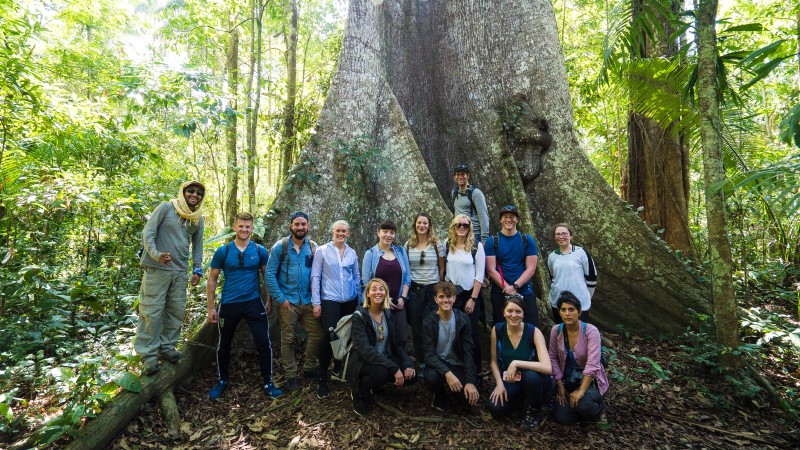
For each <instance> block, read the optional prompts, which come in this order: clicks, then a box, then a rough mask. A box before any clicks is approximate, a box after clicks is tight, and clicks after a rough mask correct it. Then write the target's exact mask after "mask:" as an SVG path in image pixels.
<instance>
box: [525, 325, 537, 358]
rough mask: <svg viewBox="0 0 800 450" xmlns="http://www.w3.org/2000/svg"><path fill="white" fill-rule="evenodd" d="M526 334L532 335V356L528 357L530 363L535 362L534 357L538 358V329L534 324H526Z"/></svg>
mask: <svg viewBox="0 0 800 450" xmlns="http://www.w3.org/2000/svg"><path fill="white" fill-rule="evenodd" d="M525 332H526V333H529V334H530V335H531V356H529V357H528V361H533V357H534V356H538V355H536V327H534V326H533V324H532V323H527V322H526V323H525Z"/></svg>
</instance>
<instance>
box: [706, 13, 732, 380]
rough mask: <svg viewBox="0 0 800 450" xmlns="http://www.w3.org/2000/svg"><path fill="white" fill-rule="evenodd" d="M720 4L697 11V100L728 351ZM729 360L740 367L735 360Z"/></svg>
mask: <svg viewBox="0 0 800 450" xmlns="http://www.w3.org/2000/svg"><path fill="white" fill-rule="evenodd" d="M716 18H717V0H700V2H699V9H698V11H697V98H698V103H699V108H700V109H699V110H700V136H701V139H702V142H703V180H704V183H705V197H706V216H707V221H708V239H709V246H710V254H711V275H712V279H711V299H712V304H713V307H714V321H715V324H716V333H717V341H718V342H719V343H720V344H722V345H724V346H726V347H729V348H736V347H738V346H739V322H738V320H737V318H736V297H735V295H734V292H733V257H732V255H731V246H730V241H729V240H728V226H727V217H726V211H725V198H724V193H723V191H722V190H719V191H717V192H714V189H713V187H714V186H717V185H719V184H720V183H722V182H724V181H725V179H726V175H725V167H724V166H723V163H722V139H721V134H720V129H721V123H720V115H719V87H718V85H717V73H718V72H717V63H718V55H717V32H716V29H715V26H716ZM726 362H727V363H728V364H731V365H736V364H737V363H738V362H737V360H736V359H734V358H733V357H729V358H727V360H726Z"/></svg>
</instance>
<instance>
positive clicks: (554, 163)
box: [267, 0, 707, 333]
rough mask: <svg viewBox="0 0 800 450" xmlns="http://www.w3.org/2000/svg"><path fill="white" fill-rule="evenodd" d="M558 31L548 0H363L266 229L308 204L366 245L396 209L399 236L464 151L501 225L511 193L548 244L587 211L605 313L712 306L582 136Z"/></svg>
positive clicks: (600, 316)
mask: <svg viewBox="0 0 800 450" xmlns="http://www.w3.org/2000/svg"><path fill="white" fill-rule="evenodd" d="M558 42H559V41H558V35H557V30H556V22H555V17H554V14H553V10H552V8H551V4H550V2H549V1H546V0H517V1H504V2H485V1H481V0H458V1H453V0H450V1H441V0H429V1H422V0H418V1H413V0H404V1H401V0H394V1H384V2H375V1H372V0H353V1H351V3H350V11H349V15H348V23H347V31H346V34H345V38H344V41H343V46H342V54H341V57H340V61H339V67H338V69H337V73H336V75H335V77H334V80H333V82H332V84H331V89H330V92H329V95H328V98H327V100H326V103H325V106H324V108H323V110H322V112H321V114H320V118H319V124H318V127H317V131H318V132H317V135H316V138H315V139H312V140H311V141H310V142H309V144H308V145H307V146H306V148H305V149H304V151H303V152H302V153H301V157H300V161H299V162H298V164H296V165H295V167H294V169H293V172H292V174H290V176H289V179H288V180H289V181H288V183H287V185H286V186H284V187H283V189H282V191H281V193H280V194H279V196H278V198H277V199H276V201H275V204H274V205H273V209H274V211H271V212H270V213H269V214H268V216H267V223H271V225H272V226H271V228H270V233H269V235H268V237H269V238H270V239H273V240H274V239H277V238H278V237H280V236H281V235H284V234H285V233H286V231H287V226H288V213H289V211H290V210H293V209H298V208H299V209H304V210H306V211H308V212H309V213H310V214H311V222H312V225H313V226H314V228H315V230H317V231H319V232H318V233H317V237H318V238H319V240H321V241H324V240H327V238H328V233H327V227H328V226H329V225H330V223H331V222H332V221H334V220H335V219H340V218H345V219H348V220H350V221H351V222H352V228H351V236H352V237H351V241H352V244H353V245H354V247H355V248H356V249H357V250H358V251H359V252H363V251H364V250H365V249H366V248H367V246H369V245H372V244H373V243H374V242H375V228H376V225H377V223H378V222H379V221H381V220H383V219H392V220H395V221H396V222H398V224H399V226H400V233H399V239H398V240H399V241H401V242H402V241H404V240H405V239H406V238H407V237H408V233H409V230H410V229H411V221H412V220H413V217H414V215H415V214H416V213H417V212H419V211H427V212H429V213H431V214H432V215H433V219H434V224H435V225H436V226H437V228H438V229H439V230H440V231H441V230H443V229H444V228H445V225H446V224H447V223H448V222H449V219H450V217H451V214H452V213H451V212H450V211H449V210H448V209H447V208H448V207H447V205H446V203H445V201H444V200H443V198H449V191H450V189H451V188H452V172H451V171H452V167H453V166H454V165H455V164H456V163H459V162H466V163H468V164H469V165H470V166H471V170H472V181H474V183H475V184H476V185H477V186H478V187H480V188H481V189H482V190H483V191H484V192H485V193H486V195H487V200H488V204H489V212H490V216H491V217H492V219H493V220H492V222H493V223H492V231H497V222H498V220H497V212H498V211H499V208H500V207H502V206H503V205H505V204H509V203H514V204H516V205H517V206H518V207H519V208H520V211H521V213H522V222H521V228H523V229H524V230H525V231H527V232H531V233H533V234H535V235H538V238H539V243H540V254H541V255H546V254H547V253H548V252H549V251H550V250H553V249H554V248H555V247H556V246H555V243H554V241H553V236H552V235H553V226H554V225H555V224H556V223H558V222H562V221H566V222H569V223H571V224H572V225H573V226H574V227H575V229H576V239H578V240H579V241H580V242H581V243H582V244H584V245H585V246H586V247H587V248H588V249H589V250H590V251H591V252H592V254H593V255H595V256H596V259H597V261H598V265H599V267H600V282H599V285H598V292H597V294H596V296H595V299H594V302H593V307H592V313H593V315H592V317H593V320H594V321H596V322H598V323H599V324H600V325H602V326H605V327H606V328H614V327H615V326H616V325H617V324H623V325H625V326H626V327H627V328H629V329H636V330H643V331H647V332H651V333H659V332H663V331H679V330H682V329H683V328H685V326H686V325H687V324H688V323H690V314H689V309H690V308H693V309H695V310H701V311H706V310H707V302H706V300H705V298H704V292H703V289H702V288H701V285H700V284H699V283H698V282H697V280H695V279H694V278H693V277H692V275H691V274H689V272H687V271H686V269H685V268H684V266H683V265H682V264H681V263H680V262H679V261H678V260H677V259H676V258H675V257H674V256H673V255H671V254H670V253H669V252H668V251H667V249H666V247H665V246H664V245H663V244H662V243H660V242H658V241H657V240H656V239H655V236H654V235H653V233H652V232H650V230H649V229H648V228H647V227H646V226H645V225H644V224H643V223H642V221H641V220H640V219H639V218H638V217H637V216H636V215H635V214H634V213H633V212H632V211H631V210H630V209H629V207H628V206H627V205H626V204H625V203H624V202H622V201H621V200H620V198H619V197H618V196H617V195H616V194H615V193H614V192H613V191H612V190H611V188H610V187H609V186H608V184H607V183H606V182H605V180H604V179H603V178H602V176H601V175H600V174H599V173H598V171H597V170H596V169H595V168H594V166H593V165H592V163H591V162H590V161H589V159H588V158H587V156H586V155H585V154H584V153H583V151H582V150H581V149H580V148H579V146H578V143H577V139H576V138H575V136H574V130H573V118H572V110H571V103H570V98H569V89H568V85H567V78H566V73H565V65H564V61H563V56H562V54H561V51H560V48H559V43H558ZM437 194H439V195H437ZM540 261H541V263H540V268H541V267H542V266H543V265H544V263H545V258H541V259H540ZM542 272H544V271H541V270H540V271H539V276H538V277H537V284H538V289H537V290H538V291H539V292H540V293H544V292H546V285H547V280H546V275H544V274H543V273H542Z"/></svg>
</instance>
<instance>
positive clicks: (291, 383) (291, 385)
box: [283, 377, 300, 392]
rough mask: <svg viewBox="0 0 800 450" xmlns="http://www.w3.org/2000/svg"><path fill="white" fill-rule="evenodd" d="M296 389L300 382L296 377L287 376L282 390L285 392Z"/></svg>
mask: <svg viewBox="0 0 800 450" xmlns="http://www.w3.org/2000/svg"><path fill="white" fill-rule="evenodd" d="M298 389H300V382H299V381H297V377H295V378H289V379H288V380H286V384H285V385H284V386H283V390H285V391H286V392H294V391H296V390H298Z"/></svg>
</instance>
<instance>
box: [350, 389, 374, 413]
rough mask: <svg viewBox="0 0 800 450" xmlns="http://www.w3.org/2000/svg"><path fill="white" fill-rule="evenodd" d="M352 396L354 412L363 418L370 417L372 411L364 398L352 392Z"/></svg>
mask: <svg viewBox="0 0 800 450" xmlns="http://www.w3.org/2000/svg"><path fill="white" fill-rule="evenodd" d="M350 396H351V397H352V398H353V412H355V413H356V414H358V415H359V416H361V417H367V416H369V413H370V410H369V406H368V405H367V402H366V401H365V400H364V396H363V395H360V394H356V395H353V393H352V392H351V393H350Z"/></svg>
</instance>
